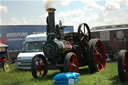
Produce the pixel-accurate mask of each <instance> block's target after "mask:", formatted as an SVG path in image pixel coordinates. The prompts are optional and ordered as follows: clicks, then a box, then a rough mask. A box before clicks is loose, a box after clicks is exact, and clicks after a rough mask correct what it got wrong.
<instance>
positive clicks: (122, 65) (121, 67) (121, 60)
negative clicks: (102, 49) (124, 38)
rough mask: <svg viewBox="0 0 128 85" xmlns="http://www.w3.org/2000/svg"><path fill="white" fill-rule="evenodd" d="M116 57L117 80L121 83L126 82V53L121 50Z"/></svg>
mask: <svg viewBox="0 0 128 85" xmlns="http://www.w3.org/2000/svg"><path fill="white" fill-rule="evenodd" d="M118 56H119V57H118V74H119V78H120V80H121V81H128V51H126V50H121V51H120V52H119V55H118Z"/></svg>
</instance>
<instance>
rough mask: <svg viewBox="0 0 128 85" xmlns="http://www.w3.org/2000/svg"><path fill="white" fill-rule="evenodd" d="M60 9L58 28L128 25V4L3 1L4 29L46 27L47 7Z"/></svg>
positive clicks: (123, 0) (124, 0) (126, 0)
mask: <svg viewBox="0 0 128 85" xmlns="http://www.w3.org/2000/svg"><path fill="white" fill-rule="evenodd" d="M48 2H49V3H50V4H49V7H54V8H56V12H55V13H56V14H55V16H56V18H55V19H56V24H57V23H58V22H59V20H62V23H63V25H73V26H74V27H75V30H76V29H77V27H78V25H79V24H80V23H83V22H85V23H87V24H88V25H89V26H90V27H94V26H102V25H112V24H128V0H0V25H26V24H27V25H31V24H32V25H45V24H46V16H47V11H46V6H45V5H46V4H47V3H48Z"/></svg>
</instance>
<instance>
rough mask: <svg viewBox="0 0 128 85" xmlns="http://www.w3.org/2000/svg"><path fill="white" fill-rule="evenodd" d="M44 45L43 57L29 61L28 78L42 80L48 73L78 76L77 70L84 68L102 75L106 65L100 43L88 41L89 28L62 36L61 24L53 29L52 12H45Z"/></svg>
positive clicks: (84, 26)
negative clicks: (29, 74) (99, 72)
mask: <svg viewBox="0 0 128 85" xmlns="http://www.w3.org/2000/svg"><path fill="white" fill-rule="evenodd" d="M47 11H48V17H47V41H46V43H45V45H44V47H43V52H44V55H42V54H38V55H35V56H34V57H33V59H32V67H31V69H32V75H33V77H34V78H40V77H42V78H44V77H45V76H46V75H47V72H48V70H50V69H52V70H54V69H59V70H60V71H61V72H78V71H79V67H80V66H85V65H88V66H89V68H90V72H91V73H94V72H96V71H103V70H104V69H105V65H106V53H105V48H104V44H103V42H102V41H101V40H100V39H97V38H95V39H91V33H90V28H89V26H88V25H87V24H86V23H82V24H80V25H79V27H78V32H70V33H64V29H63V26H62V23H61V21H60V23H59V24H57V25H56V26H55V21H54V11H55V9H54V8H48V9H47Z"/></svg>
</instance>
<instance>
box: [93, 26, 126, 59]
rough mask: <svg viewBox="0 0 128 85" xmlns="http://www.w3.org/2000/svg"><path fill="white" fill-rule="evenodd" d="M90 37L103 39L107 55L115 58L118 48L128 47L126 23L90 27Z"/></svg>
mask: <svg viewBox="0 0 128 85" xmlns="http://www.w3.org/2000/svg"><path fill="white" fill-rule="evenodd" d="M91 34H92V35H91V36H92V38H96V37H97V38H99V39H101V40H102V41H103V43H104V46H105V50H106V53H107V56H108V57H110V58H111V60H112V61H115V60H117V59H118V58H117V55H118V53H119V51H120V50H122V49H128V44H127V43H128V24H119V25H108V26H98V27H94V28H92V29H91Z"/></svg>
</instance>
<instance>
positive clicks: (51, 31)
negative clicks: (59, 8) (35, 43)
mask: <svg viewBox="0 0 128 85" xmlns="http://www.w3.org/2000/svg"><path fill="white" fill-rule="evenodd" d="M55 10H56V9H54V8H48V9H47V11H48V17H47V40H54V39H55V19H54V18H55V16H54V11H55Z"/></svg>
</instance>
